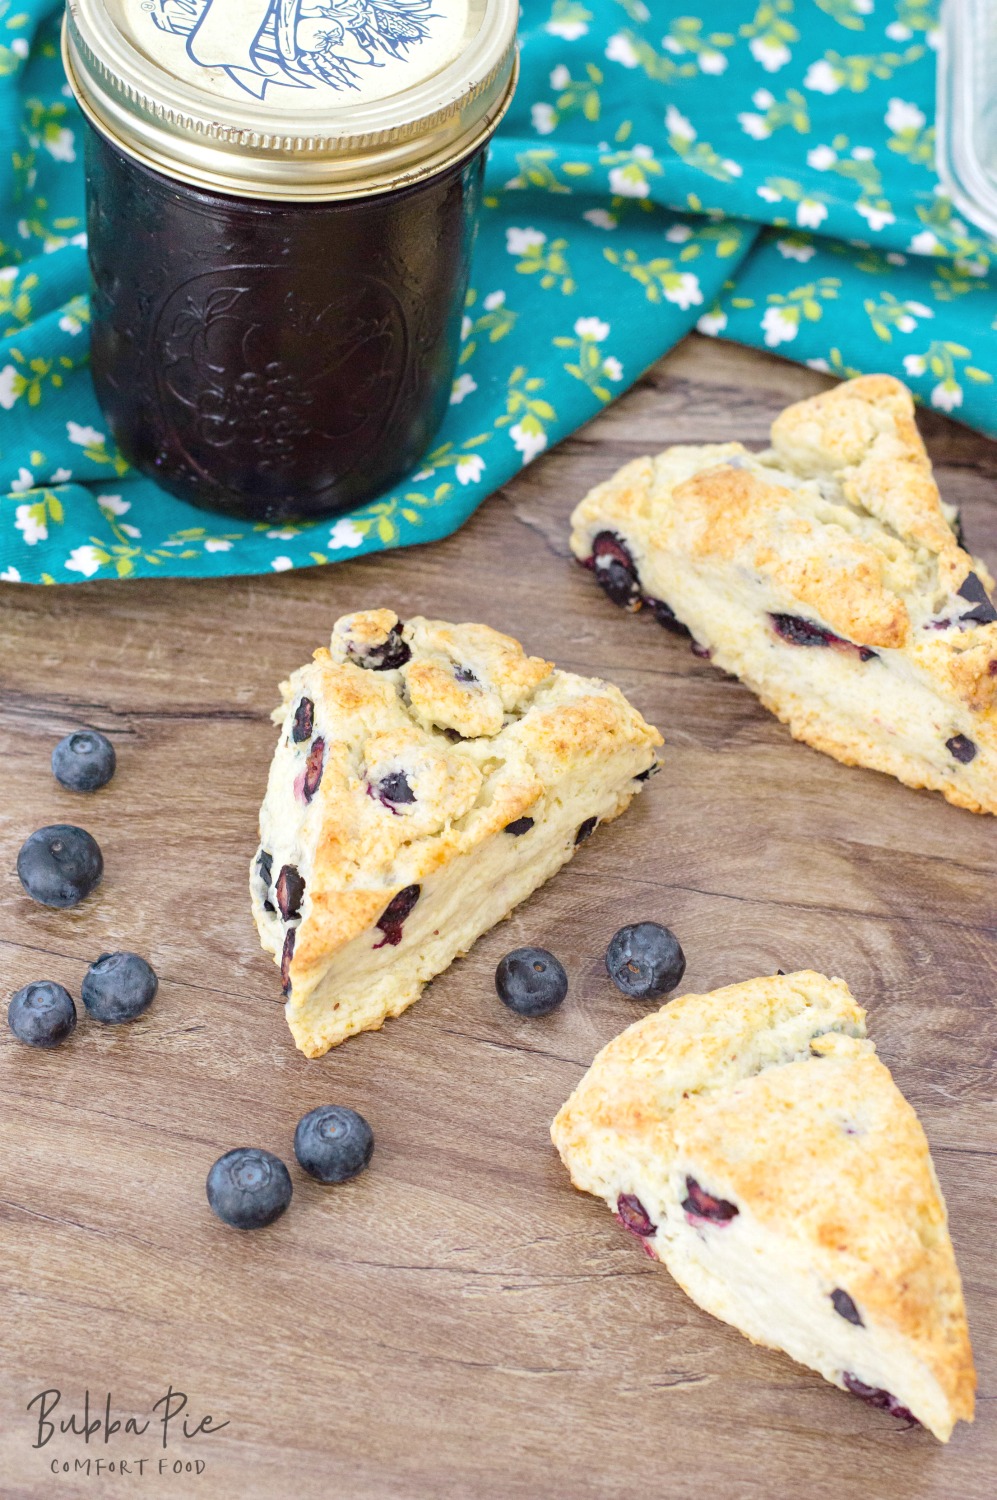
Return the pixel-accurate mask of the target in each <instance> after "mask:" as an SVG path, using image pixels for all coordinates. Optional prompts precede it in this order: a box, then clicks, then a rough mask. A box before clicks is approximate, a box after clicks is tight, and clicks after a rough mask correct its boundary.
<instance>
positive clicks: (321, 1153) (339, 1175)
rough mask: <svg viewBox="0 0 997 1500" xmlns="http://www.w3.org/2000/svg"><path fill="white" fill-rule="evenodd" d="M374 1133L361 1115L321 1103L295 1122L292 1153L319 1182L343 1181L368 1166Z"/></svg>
mask: <svg viewBox="0 0 997 1500" xmlns="http://www.w3.org/2000/svg"><path fill="white" fill-rule="evenodd" d="M373 1153H374V1132H373V1131H372V1130H371V1128H370V1126H369V1125H368V1124H367V1121H366V1120H365V1119H364V1117H363V1115H358V1114H357V1112H356V1110H355V1109H346V1108H344V1106H343V1105H341V1104H323V1105H321V1106H320V1107H319V1108H318V1109H313V1110H312V1111H311V1112H310V1114H307V1115H305V1117H304V1118H303V1119H301V1120H299V1121H298V1128H297V1130H296V1131H295V1132H294V1154H295V1156H296V1157H297V1158H298V1161H299V1163H300V1164H301V1166H302V1167H304V1169H305V1171H306V1172H308V1173H309V1175H310V1176H312V1177H314V1178H316V1180H317V1181H319V1182H346V1181H347V1179H348V1178H350V1177H356V1175H357V1173H358V1172H362V1171H363V1170H364V1168H365V1167H368V1166H369V1165H370V1159H371V1156H372V1155H373Z"/></svg>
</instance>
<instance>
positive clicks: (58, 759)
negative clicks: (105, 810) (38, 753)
mask: <svg viewBox="0 0 997 1500" xmlns="http://www.w3.org/2000/svg"><path fill="white" fill-rule="evenodd" d="M116 765H117V757H116V756H115V754H114V746H113V745H112V744H111V741H110V740H108V739H105V738H104V736H103V735H102V734H98V733H97V731H96V729H80V730H78V731H77V732H76V733H75V734H67V735H66V738H65V739H64V740H60V741H59V743H58V744H57V745H56V747H55V749H54V750H53V751H52V774H53V775H54V777H55V779H56V781H58V782H59V784H60V785H61V786H64V787H65V788H66V790H67V791H70V792H96V791H97V790H98V789H99V788H100V787H102V786H107V783H108V782H109V781H110V779H111V777H112V776H113V775H114V768H115V766H116Z"/></svg>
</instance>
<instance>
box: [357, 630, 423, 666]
mask: <svg viewBox="0 0 997 1500" xmlns="http://www.w3.org/2000/svg"><path fill="white" fill-rule="evenodd" d="M346 651H347V654H348V656H349V657H350V659H351V660H352V661H353V662H354V663H355V664H356V665H357V666H358V667H363V668H365V670H366V671H368V672H393V671H394V670H395V669H396V668H397V667H404V665H405V663H406V662H407V661H408V659H409V657H410V656H411V655H412V652H411V649H410V647H409V645H408V643H407V641H403V640H402V626H401V621H399V623H398V624H397V625H393V626H392V627H391V630H390V631H389V632H388V634H387V636H386V637H385V638H384V640H383V641H382V642H381V644H380V645H379V646H359V645H357V643H356V642H354V641H350V642H349V643H348V645H347V647H346Z"/></svg>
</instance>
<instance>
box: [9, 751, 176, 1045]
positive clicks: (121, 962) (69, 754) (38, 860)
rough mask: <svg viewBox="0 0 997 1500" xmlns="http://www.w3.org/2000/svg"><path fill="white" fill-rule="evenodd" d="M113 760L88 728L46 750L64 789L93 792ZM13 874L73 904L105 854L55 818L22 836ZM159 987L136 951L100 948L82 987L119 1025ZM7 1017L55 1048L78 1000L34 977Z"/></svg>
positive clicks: (90, 1007) (51, 902)
mask: <svg viewBox="0 0 997 1500" xmlns="http://www.w3.org/2000/svg"><path fill="white" fill-rule="evenodd" d="M116 764H117V762H116V758H115V754H114V746H113V745H112V744H111V742H110V740H108V739H105V737H104V736H103V735H102V734H98V733H97V732H96V730H92V729H86V730H79V731H77V733H75V734H67V735H66V737H65V739H63V740H60V741H59V743H58V744H57V745H56V747H55V749H54V750H53V751H52V771H53V773H54V775H55V778H56V780H57V781H58V782H59V783H60V784H61V785H62V786H64V787H65V788H66V789H67V791H70V792H95V791H97V790H98V789H99V788H100V787H102V786H106V785H107V783H108V782H109V781H110V779H111V777H112V776H113V775H114V771H115V766H116ZM17 873H18V876H19V878H20V881H21V884H22V886H23V887H24V889H25V891H26V893H27V894H28V895H29V896H30V897H31V899H32V900H33V901H37V902H39V903H40V904H41V905H42V906H55V907H67V906H76V905H78V903H79V902H80V901H82V900H84V899H85V897H87V896H89V895H90V893H91V891H93V890H94V889H95V888H96V887H97V886H98V885H99V884H100V880H101V877H102V875H103V873H104V859H103V856H102V854H101V852H100V846H99V845H98V843H97V841H96V839H94V838H93V836H92V835H91V834H89V833H87V831H86V829H85V828H77V827H75V826H74V825H73V824H71V823H54V824H51V825H50V826H49V827H47V828H39V829H38V831H37V832H36V833H33V834H32V835H31V837H30V838H29V839H26V840H25V842H24V844H23V845H22V846H21V851H20V853H19V854H18V856H17ZM158 988H159V980H158V979H157V978H156V975H155V973H154V971H153V969H152V968H151V967H150V965H149V964H147V963H146V961H145V959H144V958H140V957H139V955H138V954H137V953H102V954H101V956H100V958H98V959H97V961H96V963H92V964H91V965H90V967H89V969H88V970H87V972H86V974H85V975H84V978H83V985H82V988H81V991H80V994H81V998H82V1000H83V1004H84V1005H85V1007H86V1009H87V1013H88V1014H89V1015H91V1016H92V1017H93V1019H94V1020H95V1021H101V1022H103V1023H104V1025H106V1026H118V1025H121V1024H122V1023H123V1022H125V1021H134V1020H136V1019H137V1018H138V1017H139V1016H140V1015H142V1014H143V1013H144V1012H145V1011H147V1010H148V1009H149V1006H150V1005H151V1004H152V1002H153V1000H154V999H155V998H156V991H157V990H158ZM7 1024H8V1026H9V1027H10V1029H11V1031H12V1032H13V1033H14V1035H15V1036H16V1037H17V1039H18V1041H20V1042H24V1043H25V1045H26V1046H28V1047H57V1046H58V1045H59V1043H60V1042H64V1041H65V1040H66V1038H67V1037H68V1036H69V1035H70V1034H71V1033H72V1032H73V1031H75V1029H76V1004H75V1002H74V1000H73V997H72V995H71V994H70V993H69V991H68V990H67V989H66V988H65V986H63V985H61V984H56V983H55V982H54V981H53V980H50V979H41V980H37V981H36V982H35V983H34V984H26V985H25V986H24V988H23V989H20V990H18V992H17V994H16V995H14V997H13V998H12V1000H11V1002H10V1004H9V1006H8V1007H7Z"/></svg>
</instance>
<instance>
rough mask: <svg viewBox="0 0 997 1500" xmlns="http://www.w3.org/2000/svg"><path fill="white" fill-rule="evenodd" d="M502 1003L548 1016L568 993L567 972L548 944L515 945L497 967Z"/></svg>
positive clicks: (523, 1012) (518, 1010)
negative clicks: (538, 945) (518, 946)
mask: <svg viewBox="0 0 997 1500" xmlns="http://www.w3.org/2000/svg"><path fill="white" fill-rule="evenodd" d="M495 988H496V990H498V997H499V999H500V1000H501V1001H502V1004H503V1005H507V1006H508V1007H509V1009H510V1010H514V1011H516V1013H517V1014H518V1015H521V1016H548V1015H550V1013H551V1011H552V1010H557V1007H558V1006H559V1005H561V1004H562V1003H563V1001H564V997H565V995H566V994H567V993H568V976H567V974H566V973H565V972H564V968H563V966H562V965H561V964H560V963H559V962H558V960H557V959H556V958H555V957H554V955H553V953H548V952H547V949H546V948H514V949H513V951H512V952H511V953H507V954H506V956H505V958H503V959H502V962H501V963H500V964H499V966H498V968H497V969H496V970H495Z"/></svg>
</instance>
